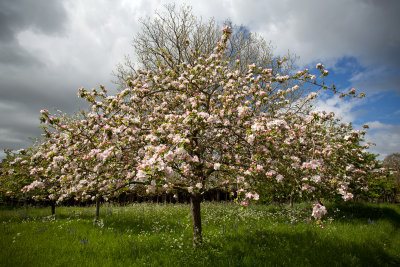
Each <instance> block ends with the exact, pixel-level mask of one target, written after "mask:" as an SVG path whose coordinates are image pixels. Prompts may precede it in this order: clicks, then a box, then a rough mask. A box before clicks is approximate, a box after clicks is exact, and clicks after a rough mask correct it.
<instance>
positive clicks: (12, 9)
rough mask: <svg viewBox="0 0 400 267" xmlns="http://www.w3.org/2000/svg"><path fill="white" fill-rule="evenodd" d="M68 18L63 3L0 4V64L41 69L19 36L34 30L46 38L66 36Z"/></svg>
mask: <svg viewBox="0 0 400 267" xmlns="http://www.w3.org/2000/svg"><path fill="white" fill-rule="evenodd" d="M66 19H67V15H66V12H65V9H64V7H63V6H62V2H61V1H45V0H37V1H31V0H11V1H7V0H1V1H0V64H12V65H32V64H34V65H40V64H41V62H40V60H39V59H38V58H36V57H35V56H34V55H31V54H29V53H28V52H27V51H26V50H25V49H24V48H23V47H22V46H21V45H20V44H19V43H18V40H17V35H18V33H20V32H22V31H24V30H32V31H35V32H39V33H42V34H46V35H55V34H56V35H59V34H62V33H64V31H65V24H66Z"/></svg>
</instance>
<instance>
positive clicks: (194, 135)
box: [42, 27, 369, 246]
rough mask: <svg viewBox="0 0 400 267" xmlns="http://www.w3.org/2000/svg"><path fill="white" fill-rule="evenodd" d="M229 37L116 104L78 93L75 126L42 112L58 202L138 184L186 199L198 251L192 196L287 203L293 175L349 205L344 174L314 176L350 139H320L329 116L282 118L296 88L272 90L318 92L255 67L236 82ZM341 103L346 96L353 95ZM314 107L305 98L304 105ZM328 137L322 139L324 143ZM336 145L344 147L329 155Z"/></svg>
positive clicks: (137, 81) (350, 178)
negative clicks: (264, 196)
mask: <svg viewBox="0 0 400 267" xmlns="http://www.w3.org/2000/svg"><path fill="white" fill-rule="evenodd" d="M231 33H232V30H231V29H230V28H229V27H224V28H223V35H222V38H221V40H220V41H219V42H218V43H217V45H216V47H215V48H214V50H213V53H212V54H210V55H208V56H201V57H197V58H196V59H195V60H194V61H193V64H189V63H187V62H183V63H181V64H178V65H173V67H172V68H171V67H169V66H168V65H166V64H160V65H159V68H158V70H157V71H156V72H155V71H152V70H144V71H138V73H137V75H135V76H133V77H129V78H128V79H127V81H126V84H127V88H126V89H124V90H122V91H121V92H120V93H118V94H117V95H116V96H107V95H106V91H105V89H104V88H101V91H97V90H93V91H91V92H90V91H87V90H85V89H80V90H79V93H78V94H79V96H80V97H82V98H84V99H86V100H87V101H88V102H89V104H90V106H91V112H89V113H87V115H86V117H85V118H84V119H82V120H81V121H79V122H76V123H74V124H71V125H65V124H63V123H61V122H60V121H59V120H58V118H56V117H53V116H50V115H49V113H48V112H47V111H43V116H42V120H43V121H44V122H45V123H47V124H48V125H49V126H50V125H51V127H52V128H53V130H54V135H53V136H54V144H55V146H50V148H49V149H48V152H47V154H46V156H47V157H48V158H49V160H50V161H51V164H49V167H48V168H47V170H46V171H47V172H50V173H51V172H54V174H55V175H57V177H58V178H57V179H59V180H60V186H61V190H60V192H62V195H61V196H60V197H59V200H60V199H62V198H63V197H65V195H71V196H72V195H74V196H75V197H78V198H83V199H85V198H93V199H98V198H100V197H102V198H107V197H108V196H110V195H118V194H119V193H120V192H121V191H123V190H124V189H125V188H126V186H129V185H130V184H134V183H139V184H144V185H145V186H146V187H147V190H148V192H155V191H156V190H157V189H158V188H163V189H165V190H182V191H185V192H186V193H187V194H189V195H190V203H191V204H190V206H191V208H190V209H191V214H192V220H193V242H194V245H195V246H197V245H199V244H201V243H202V226H201V213H200V202H201V196H202V194H204V192H206V191H207V190H210V189H213V188H215V187H219V186H225V187H228V188H229V189H231V190H236V193H237V195H238V196H239V198H241V199H242V204H243V205H247V203H248V202H249V201H256V200H258V199H259V194H258V192H257V190H258V189H259V188H262V187H263V186H264V185H270V186H272V187H273V188H277V189H279V190H281V189H280V188H279V186H281V185H282V186H283V187H286V188H289V189H290V188H294V189H293V190H291V191H290V194H295V193H296V192H298V189H296V187H297V188H301V187H302V186H303V185H304V184H302V182H304V181H303V180H302V178H303V177H301V175H303V174H307V175H308V177H313V178H310V179H311V180H312V181H310V182H309V183H313V184H312V185H313V186H314V185H315V187H322V188H323V189H321V190H320V191H321V193H322V192H326V191H328V190H331V191H334V192H337V194H339V195H341V196H342V197H344V199H346V200H347V199H351V198H352V193H351V191H352V190H353V188H352V187H351V186H349V185H350V184H352V183H354V184H361V185H360V186H363V184H362V182H363V180H362V179H358V178H357V176H354V175H353V174H354V172H353V171H352V170H351V169H349V170H348V173H343V175H342V174H336V176H335V177H331V176H326V177H325V176H323V175H324V173H325V172H326V170H327V169H328V167H329V161H331V160H332V159H335V160H336V161H339V159H340V157H341V156H342V154H341V153H346V155H353V156H354V157H356V156H357V153H356V152H355V153H356V154H354V153H353V154H352V153H351V152H348V151H347V150H349V149H350V150H352V149H353V147H352V145H351V144H350V143H353V142H355V143H356V142H357V140H358V137H357V136H358V135H359V134H358V133H353V132H349V130H348V129H346V128H344V130H342V132H340V131H341V130H340V129H342V128H340V127H338V128H332V129H329V127H328V126H329V125H326V124H324V123H323V122H324V121H327V120H330V119H331V117H333V115H325V114H322V115H319V114H311V113H310V112H309V111H307V110H304V112H305V113H304V114H303V113H301V114H299V113H293V112H289V111H287V110H284V109H283V107H285V106H287V105H288V104H290V102H291V100H290V98H289V99H288V97H287V96H288V95H290V94H291V93H292V92H296V91H297V90H300V88H299V86H297V85H294V86H293V87H288V88H286V89H285V90H276V88H277V87H278V86H279V85H282V84H291V83H292V82H293V83H294V84H297V83H298V81H300V82H301V83H309V84H310V85H314V86H316V87H318V88H323V89H328V88H327V87H326V86H324V85H323V84H322V83H321V82H319V81H317V78H316V76H315V75H312V74H311V73H310V71H309V70H308V69H305V70H302V71H298V72H296V73H295V74H293V75H288V74H285V75H281V74H280V73H277V72H276V71H274V70H273V69H271V68H263V67H260V66H257V65H256V64H250V65H248V66H247V71H246V72H244V71H243V70H242V69H241V65H240V60H237V61H235V65H233V66H232V65H231V62H230V61H228V60H227V58H226V57H225V55H226V51H227V47H228V44H227V43H228V40H229V37H230V35H231ZM161 53H164V51H161ZM166 58H168V56H167V55H166ZM171 60H173V59H171ZM278 64H279V62H278ZM317 69H318V71H319V72H320V73H321V77H322V78H323V77H324V76H326V75H327V71H326V70H325V69H324V67H323V66H322V65H321V64H318V65H317ZM332 90H333V91H334V92H336V89H335V88H333V89H332ZM342 95H343V96H345V95H349V96H354V97H355V96H356V94H355V90H351V91H350V92H348V93H346V94H342ZM315 97H317V93H312V94H310V95H309V96H308V97H307V98H306V101H310V100H312V99H313V98H315ZM328 130H329V131H332V133H330V134H329V138H327V139H326V140H325V139H324V137H323V135H324V134H325V133H326V132H327V131H328ZM352 138H354V140H352ZM336 139H337V140H338V141H336ZM343 139H344V140H345V141H343ZM348 142H350V143H348ZM339 143H340V144H343V143H346V144H347V145H342V146H340V148H341V149H336V148H337V147H339V146H338V145H337V144H339ZM323 146H325V148H327V150H326V151H323V148H322V147H323ZM357 149H358V148H357ZM357 149H356V150H357ZM357 151H358V150H357ZM329 152H330V153H329ZM46 156H45V157H46ZM291 157H292V158H291ZM348 158H349V159H348V160H347V161H346V163H349V162H350V161H351V157H350V156H349V157H348ZM359 161H360V162H359V165H357V168H356V169H357V170H358V169H360V170H364V171H368V170H369V168H368V167H367V166H366V164H368V162H364V161H363V160H361V159H360V160H359ZM289 163H292V165H288V164H289ZM343 167H344V166H339V167H337V168H338V169H342V168H343ZM329 170H331V172H332V173H333V172H334V171H335V170H334V169H333V168H330V169H329ZM297 174H298V175H297ZM318 175H319V176H320V178H318V177H317V176H318ZM283 187H282V188H283ZM300 190H301V189H300ZM303 191H304V190H303ZM316 191H317V190H316ZM321 209H322V208H321Z"/></svg>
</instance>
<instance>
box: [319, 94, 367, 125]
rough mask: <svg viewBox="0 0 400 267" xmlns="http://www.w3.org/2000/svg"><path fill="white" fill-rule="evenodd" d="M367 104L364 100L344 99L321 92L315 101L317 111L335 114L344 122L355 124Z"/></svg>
mask: <svg viewBox="0 0 400 267" xmlns="http://www.w3.org/2000/svg"><path fill="white" fill-rule="evenodd" d="M363 104H365V101H364V99H357V98H355V99H347V100H346V99H342V98H339V96H337V95H333V96H332V95H329V94H328V93H327V92H320V93H319V97H318V98H317V99H316V100H315V101H314V103H313V106H314V109H315V110H318V111H323V110H324V111H326V112H333V113H335V115H336V117H340V118H341V119H342V121H344V122H354V121H356V120H357V118H358V117H359V116H360V115H361V114H363V113H364V112H365V111H364V110H363V109H360V107H362V105H363Z"/></svg>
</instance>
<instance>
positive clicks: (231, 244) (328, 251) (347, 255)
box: [195, 230, 400, 266]
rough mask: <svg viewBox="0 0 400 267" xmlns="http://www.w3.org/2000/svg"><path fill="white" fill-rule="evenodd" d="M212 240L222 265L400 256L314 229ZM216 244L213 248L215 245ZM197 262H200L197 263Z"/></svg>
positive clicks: (337, 262)
mask: <svg viewBox="0 0 400 267" xmlns="http://www.w3.org/2000/svg"><path fill="white" fill-rule="evenodd" d="M222 242H223V243H219V244H218V246H220V248H219V250H223V251H222V253H219V254H218V253H213V251H216V250H218V248H217V247H215V245H214V244H213V242H211V243H210V244H209V246H210V248H207V247H205V248H204V250H205V251H204V252H207V254H208V255H209V257H210V262H212V263H213V265H215V266H216V265H221V266H399V264H400V258H398V257H394V256H392V255H390V254H389V253H387V252H386V251H385V250H384V249H383V247H382V244H377V243H376V242H374V241H372V242H368V243H366V244H362V245H360V244H358V243H356V242H352V241H348V240H347V241H345V240H342V239H340V238H332V237H330V238H327V237H326V236H322V235H319V234H316V233H315V232H312V231H307V232H303V233H297V232H296V233H294V232H293V233H282V232H277V231H273V230H272V231H268V230H265V231H263V230H261V231H256V232H254V233H253V234H249V233H246V234H237V235H235V236H227V237H226V238H224V240H223V241H222ZM212 247H213V248H212ZM195 266H197V265H196V264H195Z"/></svg>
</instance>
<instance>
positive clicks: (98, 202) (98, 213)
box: [94, 197, 100, 222]
mask: <svg viewBox="0 0 400 267" xmlns="http://www.w3.org/2000/svg"><path fill="white" fill-rule="evenodd" d="M99 215H100V197H97V198H96V212H95V214H94V221H95V222H98V221H99Z"/></svg>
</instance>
